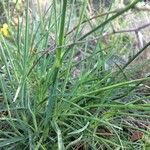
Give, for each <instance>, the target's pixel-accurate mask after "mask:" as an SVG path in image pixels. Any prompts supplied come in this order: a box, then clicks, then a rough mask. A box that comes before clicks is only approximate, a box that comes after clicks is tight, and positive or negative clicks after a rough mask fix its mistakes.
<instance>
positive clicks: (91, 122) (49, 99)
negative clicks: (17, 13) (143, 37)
mask: <svg viewBox="0 0 150 150" xmlns="http://www.w3.org/2000/svg"><path fill="white" fill-rule="evenodd" d="M29 2H30V1H29V0H27V1H26V7H25V12H23V14H22V15H23V16H21V17H18V18H17V20H18V23H17V24H18V25H17V26H11V21H12V20H10V19H8V24H9V26H10V29H9V32H10V37H9V38H5V37H3V35H2V34H1V36H0V49H1V50H0V57H1V59H0V68H1V70H0V71H1V73H0V103H1V107H0V148H1V149H8V150H11V149H16V150H19V149H24V150H28V149H30V150H32V149H34V150H40V149H43V150H46V149H52V150H56V149H59V150H65V149H68V150H71V149H75V150H79V149H84V150H88V149H94V150H97V149H101V150H104V149H108V150H109V149H110V150H111V149H112V150H114V149H116V150H117V149H118V150H126V149H131V150H132V149H141V150H142V149H145V150H148V149H149V146H150V143H149V113H150V105H149V103H148V102H149V98H150V97H149V94H144V91H143V89H142V88H143V87H144V86H145V84H147V83H148V82H149V80H150V77H145V76H138V78H135V77H134V75H135V74H136V72H137V70H136V66H134V64H132V63H133V62H134V60H135V59H136V58H137V57H138V56H139V55H140V54H141V53H142V52H143V51H144V50H145V49H147V48H148V46H149V45H150V43H147V44H145V46H144V47H142V48H141V50H140V51H139V52H138V53H136V54H135V55H134V56H133V57H132V58H131V59H130V60H129V61H127V62H124V63H121V64H120V63H119V61H118V60H116V59H113V62H112V61H111V59H110V58H112V57H113V56H114V54H116V55H117V54H118V56H119V57H121V56H122V55H123V54H124V53H125V52H124V51H123V53H121V52H120V53H119V52H117V50H118V49H119V48H121V47H122V45H124V43H126V44H127V46H130V49H131V50H132V45H131V43H132V42H131V41H130V40H128V39H127V40H126V37H124V35H120V36H116V37H115V38H113V37H110V39H108V40H109V43H105V41H103V39H101V38H100V39H99V40H91V39H92V38H93V37H97V36H101V35H103V34H104V33H105V31H106V30H110V28H111V25H112V22H113V23H114V21H115V20H116V19H117V21H120V20H121V19H120V18H121V16H122V15H123V14H124V13H126V12H127V11H128V10H130V9H132V8H133V7H134V6H135V5H136V4H137V3H139V0H134V1H132V2H131V3H130V4H129V5H127V6H126V7H125V8H123V9H121V10H120V11H119V12H118V11H117V12H116V13H115V14H107V16H103V17H101V18H96V19H95V20H96V23H95V24H93V23H92V21H91V20H90V19H89V14H88V13H87V9H86V8H87V5H88V3H87V1H83V2H82V3H81V8H80V10H79V13H80V15H79V16H76V13H75V12H76V7H75V0H73V1H72V2H71V3H67V1H65V0H64V1H63V0H62V1H61V2H57V1H55V0H53V1H52V3H51V5H50V7H49V8H48V10H47V12H45V13H44V14H43V13H42V10H40V7H38V11H33V10H32V11H29V4H30V3H29ZM15 6H16V5H15ZM109 10H111V6H110V8H108V11H109ZM8 17H9V16H7V18H8ZM85 20H88V21H87V22H86V24H87V25H89V26H90V28H91V29H90V30H88V29H86V31H87V33H82V27H83V22H84V21H85ZM73 22H76V24H75V25H74V24H73ZM74 26H75V27H76V28H75V30H74V31H73V32H72V33H71V34H70V35H66V34H67V33H68V32H69V31H70V30H71V29H72V28H73V27H74ZM131 39H132V38H131ZM118 41H119V42H118ZM90 42H91V43H90ZM92 42H93V43H94V44H93V43H92ZM106 42H107V41H106ZM124 49H126V48H124ZM124 49H123V50H124ZM76 57H78V60H76V59H75V58H76ZM115 58H118V57H115ZM121 60H122V59H121ZM108 61H110V64H111V63H112V64H114V66H113V67H110V66H109V63H108ZM106 66H108V68H107V67H106ZM136 133H139V134H140V133H141V134H142V136H141V137H137V136H136V135H135V134H136Z"/></svg>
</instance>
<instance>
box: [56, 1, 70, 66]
mask: <svg viewBox="0 0 150 150" xmlns="http://www.w3.org/2000/svg"><path fill="white" fill-rule="evenodd" d="M66 8H67V0H63V8H62V17H61V23H60V29H59V36H58V46H62V45H63V43H64V30H65V18H66ZM61 51H62V48H61V47H60V48H58V49H57V50H56V62H55V67H56V68H60V66H61Z"/></svg>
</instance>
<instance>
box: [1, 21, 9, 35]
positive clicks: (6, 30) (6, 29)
mask: <svg viewBox="0 0 150 150" xmlns="http://www.w3.org/2000/svg"><path fill="white" fill-rule="evenodd" d="M0 31H1V33H2V34H3V36H5V37H9V32H8V25H7V24H6V23H4V24H3V27H2V28H0Z"/></svg>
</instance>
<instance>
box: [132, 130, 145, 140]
mask: <svg viewBox="0 0 150 150" xmlns="http://www.w3.org/2000/svg"><path fill="white" fill-rule="evenodd" d="M143 136H144V133H143V132H140V131H135V132H133V133H132V135H131V137H130V140H131V141H136V140H139V139H142V137H143Z"/></svg>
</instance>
